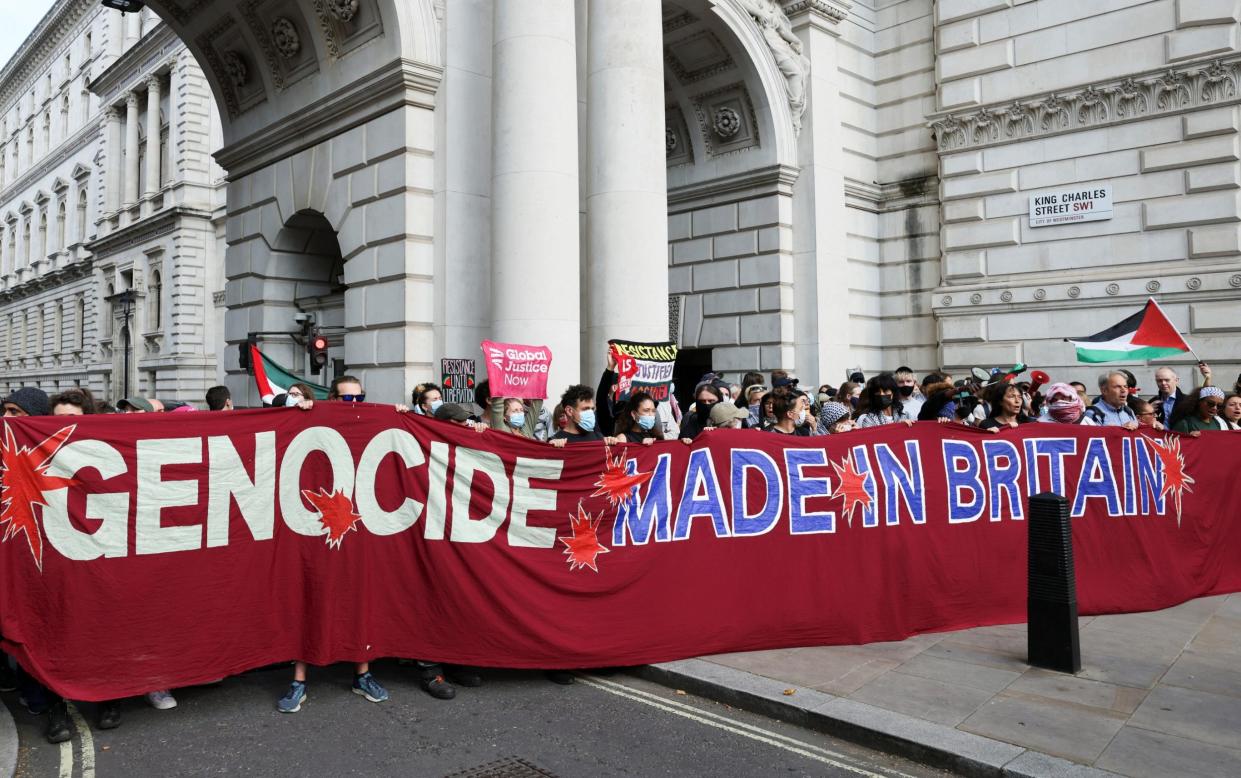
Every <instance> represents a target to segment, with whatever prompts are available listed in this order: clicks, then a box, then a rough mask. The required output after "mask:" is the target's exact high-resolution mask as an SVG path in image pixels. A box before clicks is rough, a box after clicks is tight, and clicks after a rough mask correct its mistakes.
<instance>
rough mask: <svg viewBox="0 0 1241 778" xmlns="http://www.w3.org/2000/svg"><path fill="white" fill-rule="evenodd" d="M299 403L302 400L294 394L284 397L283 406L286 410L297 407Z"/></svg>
mask: <svg viewBox="0 0 1241 778" xmlns="http://www.w3.org/2000/svg"><path fill="white" fill-rule="evenodd" d="M301 401H302V398H301V397H300V396H299V395H296V394H286V395H285V396H284V406H285V407H286V408H292V407H293V406H295V405H297V404H298V403H300V402H301Z"/></svg>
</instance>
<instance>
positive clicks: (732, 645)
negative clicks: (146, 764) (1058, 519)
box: [0, 403, 1241, 700]
mask: <svg viewBox="0 0 1241 778" xmlns="http://www.w3.org/2000/svg"><path fill="white" fill-rule="evenodd" d="M610 453H611V455H612V457H613V459H612V460H608V459H607V458H606V454H605V448H604V447H603V445H602V444H582V445H579V446H570V447H568V448H566V449H555V448H552V447H550V446H547V445H544V444H541V443H538V442H535V441H531V440H527V439H524V438H521V437H517V436H512V435H504V434H500V433H494V432H490V431H488V432H486V433H484V434H481V435H480V434H478V433H476V432H474V431H472V430H469V429H466V428H463V427H459V426H456V425H453V424H448V423H443V422H436V421H432V420H428V419H425V418H423V417H420V416H416V415H413V414H397V413H396V412H395V411H393V410H392V409H390V408H385V407H380V406H367V405H363V406H350V405H346V404H334V403H320V404H318V405H316V406H315V408H314V410H312V411H309V412H305V411H299V410H296V409H281V410H262V411H240V412H234V413H216V414H205V413H204V414H197V418H195V416H194V415H190V416H188V417H186V416H180V417H169V416H165V415H152V414H145V415H127V416H95V417H55V418H49V417H45V418H31V419H21V420H7V424H6V428H5V431H4V439H3V441H2V447H0V456H2V460H0V464H2V467H3V509H2V512H0V538H3V540H4V542H3V543H2V544H0V560H2V564H3V574H2V576H0V634H2V635H3V646H4V648H5V650H7V651H9V652H10V653H12V654H14V655H15V656H16V657H17V658H18V660H19V661H20V662H21V663H22V665H23V666H25V667H26V668H27V669H28V670H30V671H31V672H32V673H33V674H34V675H35V676H37V677H38V678H40V679H41V680H43V681H44V682H46V683H47V684H48V685H49V686H50V687H52V688H53V689H55V690H56V691H58V692H60V693H62V694H64V695H66V696H67V697H70V698H73V699H84V700H99V699H110V698H116V697H121V696H128V695H135V694H139V693H142V692H146V691H150V690H153V689H161V688H176V687H178V686H184V685H189V684H193V683H198V682H204V681H209V680H212V679H215V678H219V677H221V676H226V675H230V674H234V673H238V672H241V671H243V670H246V669H249V668H253V667H256V666H261V665H265V664H270V663H274V662H279V661H286V660H291V659H305V660H307V661H309V662H312V663H316V664H323V663H328V662H334V661H345V660H349V661H361V660H367V659H372V658H378V657H385V656H388V657H391V656H396V657H410V658H418V659H426V660H439V661H446V662H457V663H462V664H472V665H481V666H499V667H527V668H533V667H543V668H574V667H596V666H610V665H628V664H638V663H646V662H657V661H666V660H671V659H676V658H682V657H688V656H697V655H702V654H710V653H716V652H724V651H744V650H752V649H765V648H776V647H785V646H800V645H823V644H842V643H865V642H870V641H879V640H898V639H901V638H904V637H907V636H909V635H912V634H915V633H919V632H927V631H935V630H945V629H959V628H966V627H972V626H977V625H983V624H996V623H1006V622H1019V621H1022V620H1024V616H1025V594H1026V592H1025V576H1026V564H1025V559H1026V527H1025V521H1024V519H1025V512H1026V509H1027V505H1026V499H1027V495H1028V494H1030V493H1038V492H1043V491H1055V492H1058V493H1061V494H1064V495H1065V496H1066V497H1068V499H1069V500H1070V504H1071V506H1072V512H1073V515H1074V517H1075V520H1074V542H1075V554H1076V562H1077V580H1078V587H1079V598H1080V603H1081V610H1082V612H1083V613H1104V612H1118V611H1134V610H1148V609H1155V608H1163V607H1167V606H1170V605H1173V604H1175V603H1178V602H1182V601H1184V600H1187V599H1190V598H1193V597H1198V596H1203V595H1208V594H1218V593H1224V592H1233V591H1238V590H1241V515H1238V512H1237V510H1236V506H1237V505H1241V479H1238V478H1236V473H1237V471H1238V466H1239V465H1241V436H1237V435H1232V434H1230V433H1225V432H1220V433H1204V434H1203V435H1202V437H1201V438H1197V439H1193V438H1188V437H1181V436H1175V435H1167V436H1165V435H1158V436H1144V435H1141V434H1137V433H1129V432H1125V431H1123V430H1119V429H1100V428H1085V427H1076V426H1061V425H1053V424H1031V425H1026V426H1024V427H1022V428H1021V429H1020V430H1013V431H1006V432H1004V433H1001V434H998V435H996V434H989V433H981V432H978V431H976V430H972V429H968V428H963V427H958V426H955V425H954V426H944V425H935V424H918V425H916V426H914V427H913V428H906V427H904V426H902V425H892V426H889V427H885V428H880V429H873V430H866V431H859V432H852V433H847V434H843V435H833V436H830V437H825V438H787V437H784V436H780V435H771V434H760V433H756V432H749V431H732V430H717V431H714V432H709V433H706V434H704V435H703V436H701V437H700V439H699V440H698V441H697V442H696V443H695V444H694V445H693V446H685V445H683V444H681V443H679V442H667V443H660V444H656V445H654V446H650V447H647V446H624V447H620V446H618V447H613V448H612V450H611V452H610Z"/></svg>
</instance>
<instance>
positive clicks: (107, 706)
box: [99, 700, 121, 729]
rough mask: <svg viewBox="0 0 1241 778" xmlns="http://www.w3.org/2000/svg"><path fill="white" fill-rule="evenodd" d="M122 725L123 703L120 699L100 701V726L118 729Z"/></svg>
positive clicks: (101, 727)
mask: <svg viewBox="0 0 1241 778" xmlns="http://www.w3.org/2000/svg"><path fill="white" fill-rule="evenodd" d="M119 726H121V703H120V701H119V700H108V701H107V702H101V703H99V728H100V729H116V728H117V727H119Z"/></svg>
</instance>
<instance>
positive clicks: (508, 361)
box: [483, 340, 552, 400]
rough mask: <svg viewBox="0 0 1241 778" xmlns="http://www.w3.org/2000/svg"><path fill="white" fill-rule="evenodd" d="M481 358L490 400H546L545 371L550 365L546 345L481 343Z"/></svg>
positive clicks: (549, 350) (549, 354)
mask: <svg viewBox="0 0 1241 778" xmlns="http://www.w3.org/2000/svg"><path fill="white" fill-rule="evenodd" d="M483 358H484V359H485V360H487V380H488V381H490V382H491V396H492V397H518V398H521V399H523V400H524V399H532V400H542V399H545V398H546V397H547V372H548V371H549V370H550V369H551V366H552V352H551V349H549V348H548V347H547V346H526V345H523V344H521V343H495V342H493V341H490V340H484V341H483Z"/></svg>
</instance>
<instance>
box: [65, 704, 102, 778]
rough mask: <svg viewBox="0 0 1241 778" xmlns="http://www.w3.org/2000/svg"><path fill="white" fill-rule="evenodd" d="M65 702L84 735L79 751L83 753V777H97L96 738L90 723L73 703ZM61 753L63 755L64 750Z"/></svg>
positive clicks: (76, 725) (80, 732) (74, 722)
mask: <svg viewBox="0 0 1241 778" xmlns="http://www.w3.org/2000/svg"><path fill="white" fill-rule="evenodd" d="M65 704H66V705H67V706H68V707H69V715H70V716H72V717H73V725H74V726H75V727H77V730H78V734H79V735H81V736H82V746H81V750H80V751H79V753H80V754H81V755H82V778H95V738H94V736H93V735H91V732H90V725H89V724H87V723H86V719H84V718H82V714H81V713H78V709H77V708H75V707H74V706H73V703H71V702H67V703H65ZM61 753H62V755H63V753H64V752H63V751H62V752H61ZM62 769H63V768H62Z"/></svg>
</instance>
